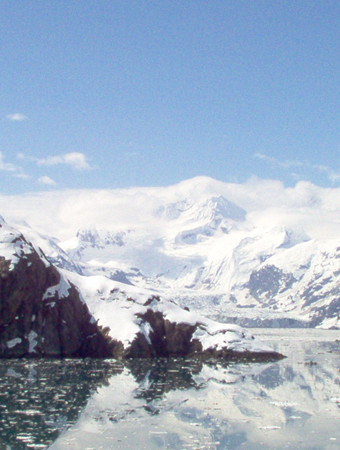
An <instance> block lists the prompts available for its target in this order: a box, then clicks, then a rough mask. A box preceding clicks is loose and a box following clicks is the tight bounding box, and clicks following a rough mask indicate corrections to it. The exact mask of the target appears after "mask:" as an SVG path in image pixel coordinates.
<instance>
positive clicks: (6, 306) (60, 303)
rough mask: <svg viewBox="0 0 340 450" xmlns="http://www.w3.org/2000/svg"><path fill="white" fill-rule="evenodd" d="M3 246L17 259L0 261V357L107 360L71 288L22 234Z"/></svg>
mask: <svg viewBox="0 0 340 450" xmlns="http://www.w3.org/2000/svg"><path fill="white" fill-rule="evenodd" d="M9 244H13V245H14V244H15V251H16V253H14V255H13V256H14V257H17V258H18V260H17V263H16V264H13V263H12V262H11V260H8V259H5V258H4V257H1V258H0V357H3V358H10V357H24V356H25V357H27V356H29V357H38V356H39V357H41V356H45V357H71V356H72V357H75V356H78V357H86V356H92V357H104V356H109V355H110V353H111V350H110V347H109V345H108V342H107V340H106V339H105V337H104V336H103V334H102V333H101V331H100V329H99V327H98V325H97V324H96V321H95V320H94V318H93V317H92V316H91V314H90V312H89V310H88V308H87V305H86V304H85V303H84V302H83V301H82V300H81V298H80V296H79V293H78V291H77V289H76V288H75V286H73V285H72V284H71V283H69V282H68V281H67V280H66V279H65V278H64V277H63V276H62V275H61V274H60V273H59V271H58V270H57V269H56V268H55V267H54V266H53V265H51V264H50V263H49V262H48V261H47V260H46V259H45V258H44V255H43V254H41V255H39V254H38V253H37V251H36V250H35V249H34V248H33V246H32V245H31V244H30V243H28V242H27V241H26V240H25V238H24V237H23V236H22V235H15V234H13V241H12V242H9ZM18 249H19V250H18ZM20 249H21V250H20ZM19 251H21V254H18V252H19Z"/></svg>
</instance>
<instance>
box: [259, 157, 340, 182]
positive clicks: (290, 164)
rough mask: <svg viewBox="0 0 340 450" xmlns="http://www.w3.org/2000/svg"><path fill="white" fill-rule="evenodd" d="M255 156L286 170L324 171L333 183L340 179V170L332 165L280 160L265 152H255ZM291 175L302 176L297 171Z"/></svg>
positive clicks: (297, 177)
mask: <svg viewBox="0 0 340 450" xmlns="http://www.w3.org/2000/svg"><path fill="white" fill-rule="evenodd" d="M253 156H254V158H256V159H260V160H262V161H264V162H266V163H268V164H270V165H271V166H272V167H279V168H282V169H285V170H290V169H298V168H301V169H303V170H314V171H317V172H321V173H324V174H325V175H326V176H327V178H328V179H329V181H330V182H331V183H336V182H338V181H340V172H336V171H335V170H333V169H331V168H330V167H328V166H325V165H322V164H311V163H309V162H308V161H291V160H285V161H280V160H279V159H277V158H273V157H272V156H268V155H265V154H263V153H255V154H254V155H253ZM291 175H292V176H293V177H294V178H296V179H299V178H300V176H299V174H298V173H296V172H292V173H291Z"/></svg>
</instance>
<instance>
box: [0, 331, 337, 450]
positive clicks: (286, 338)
mask: <svg viewBox="0 0 340 450" xmlns="http://www.w3.org/2000/svg"><path fill="white" fill-rule="evenodd" d="M262 333H263V336H262V337H261V338H262V340H267V341H268V342H269V343H270V344H271V345H273V346H275V349H276V350H277V351H280V352H281V353H284V354H286V355H287V356H288V358H287V359H285V360H283V361H280V362H276V363H273V364H251V365H248V364H231V365H222V364H220V363H217V364H206V363H202V362H198V361H185V360H180V359H178V360H166V359H161V360H157V361H141V360H135V361H128V362H126V363H124V364H123V363H120V362H114V361H108V360H105V361H97V360H85V361H79V360H68V361H67V360H66V361H41V362H36V361H29V362H27V361H26V362H24V361H1V364H0V376H1V385H0V414H1V415H0V421H1V422H0V424H1V427H0V428H1V431H0V439H1V443H0V449H1V450H2V449H3V450H5V449H6V450H8V449H11V450H14V449H20V450H21V449H38V448H49V447H50V449H51V450H62V449H66V448H67V449H77V450H78V449H79V450H80V449H82V450H83V449H86V448H92V449H100V448H103V449H107V448H114V449H120V448H121V449H125V450H126V449H135V448H138V449H148V450H149V449H166V448H171V449H181V450H184V449H187V450H189V449H206V450H211V449H220V450H227V449H251V450H253V449H255V450H256V449H281V448H282V449H283V448H292V449H299V448H301V449H314V450H315V449H339V448H340V427H339V425H340V358H339V356H340V346H339V342H336V339H337V338H338V337H339V333H338V334H337V333H336V332H328V334H327V335H325V334H322V333H321V332H317V331H314V330H303V331H302V330H299V331H293V330H289V331H287V330H284V331H281V332H280V331H279V332H277V331H276V333H278V334H276V335H275V332H274V331H273V330H271V331H268V332H266V331H265V330H264V331H263V332H262ZM294 333H298V334H294ZM257 334H259V333H257ZM53 442H54V443H53ZM52 443H53V444H52ZM51 444H52V445H51Z"/></svg>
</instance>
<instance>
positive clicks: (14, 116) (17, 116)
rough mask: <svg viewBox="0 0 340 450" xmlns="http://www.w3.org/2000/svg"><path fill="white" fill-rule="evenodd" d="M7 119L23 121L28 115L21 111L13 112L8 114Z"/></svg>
mask: <svg viewBox="0 0 340 450" xmlns="http://www.w3.org/2000/svg"><path fill="white" fill-rule="evenodd" d="M7 119H9V120H12V121H14V122H23V121H24V120H28V117H27V116H25V115H24V114H21V113H13V114H8V115H7Z"/></svg>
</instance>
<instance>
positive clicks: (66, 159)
mask: <svg viewBox="0 0 340 450" xmlns="http://www.w3.org/2000/svg"><path fill="white" fill-rule="evenodd" d="M34 160H35V161H36V163H37V164H38V165H39V166H55V165H58V164H65V165H67V166H70V167H73V169H76V170H88V169H91V166H90V164H89V163H88V162H87V160H86V156H85V155H84V154H83V153H78V152H73V153H65V154H63V155H56V156H48V157H47V158H42V159H34Z"/></svg>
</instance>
